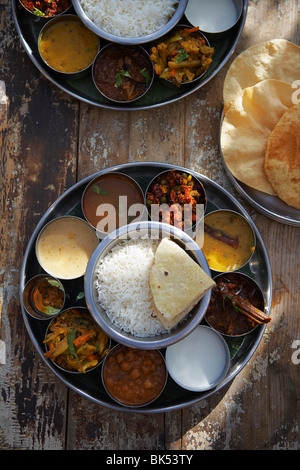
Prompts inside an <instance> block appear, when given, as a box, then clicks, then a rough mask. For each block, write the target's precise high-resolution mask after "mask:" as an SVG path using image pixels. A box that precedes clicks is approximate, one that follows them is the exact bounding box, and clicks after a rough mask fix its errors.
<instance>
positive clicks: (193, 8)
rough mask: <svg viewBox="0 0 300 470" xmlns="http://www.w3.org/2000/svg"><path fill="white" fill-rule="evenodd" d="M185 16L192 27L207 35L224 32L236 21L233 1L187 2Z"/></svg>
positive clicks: (192, 0)
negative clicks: (197, 27) (196, 27)
mask: <svg viewBox="0 0 300 470" xmlns="http://www.w3.org/2000/svg"><path fill="white" fill-rule="evenodd" d="M185 16H186V17H187V19H188V20H189V22H190V23H191V24H192V25H194V26H199V29H200V30H201V31H204V32H207V33H218V32H221V31H225V30H227V29H229V28H231V27H232V26H233V25H234V24H235V23H236V21H237V20H238V12H237V9H236V6H235V3H234V2H233V0H209V1H207V0H189V2H188V4H187V7H186V9H185Z"/></svg>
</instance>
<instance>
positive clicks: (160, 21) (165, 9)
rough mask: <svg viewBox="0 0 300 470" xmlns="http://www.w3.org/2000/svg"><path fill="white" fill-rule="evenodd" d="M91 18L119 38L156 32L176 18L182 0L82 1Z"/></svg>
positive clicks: (98, 25) (101, 27) (104, 29)
mask: <svg viewBox="0 0 300 470" xmlns="http://www.w3.org/2000/svg"><path fill="white" fill-rule="evenodd" d="M80 3H81V6H82V8H83V10H84V12H85V14H86V15H87V16H88V18H89V19H90V20H91V21H92V22H93V23H94V24H95V25H96V26H97V27H98V28H100V29H102V30H103V31H105V32H106V33H109V34H114V35H116V36H119V37H124V38H125V37H133V38H137V37H141V36H145V35H149V34H152V33H155V32H156V31H158V30H160V29H161V28H163V26H165V25H166V24H167V22H168V21H169V20H170V19H171V17H172V16H173V15H174V13H175V11H176V8H177V6H178V3H179V2H178V0H151V1H149V0H80Z"/></svg>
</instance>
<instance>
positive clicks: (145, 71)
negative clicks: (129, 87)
mask: <svg viewBox="0 0 300 470" xmlns="http://www.w3.org/2000/svg"><path fill="white" fill-rule="evenodd" d="M141 74H142V75H143V77H144V78H145V79H146V83H149V82H150V81H151V77H150V75H149V73H148V72H147V70H146V69H145V68H143V69H142V70H141Z"/></svg>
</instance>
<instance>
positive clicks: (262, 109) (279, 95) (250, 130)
mask: <svg viewBox="0 0 300 470" xmlns="http://www.w3.org/2000/svg"><path fill="white" fill-rule="evenodd" d="M292 92H293V89H292V86H291V85H290V84H289V83H286V82H282V81H280V80H274V79H267V80H263V81H261V82H259V83H257V84H256V85H254V86H251V87H248V88H245V89H244V90H243V91H242V92H241V94H240V95H238V96H237V97H236V98H235V100H234V101H233V103H232V104H231V106H230V108H229V109H228V110H227V112H226V113H225V114H224V119H223V122H222V126H221V137H220V144H221V150H222V154H223V158H224V161H225V164H226V166H227V168H228V169H229V171H230V172H231V173H232V175H233V176H234V177H235V178H236V179H237V180H239V181H240V182H242V183H245V184H247V185H248V186H250V187H252V188H254V189H257V190H259V191H263V192H265V193H267V194H270V195H276V192H275V191H274V188H273V186H272V185H271V183H270V182H269V180H268V178H267V176H266V173H265V169H264V158H265V152H266V145H267V140H268V137H269V136H270V134H271V132H272V131H273V129H274V127H275V125H276V124H277V122H278V121H279V119H280V118H281V117H282V115H283V114H284V112H285V111H287V109H289V108H290V107H291V106H292V105H293V103H292Z"/></svg>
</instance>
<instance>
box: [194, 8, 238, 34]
mask: <svg viewBox="0 0 300 470" xmlns="http://www.w3.org/2000/svg"><path fill="white" fill-rule="evenodd" d="M201 3H202V2H199V0H192V1H189V2H188V5H187V8H186V11H185V16H186V19H187V20H188V21H189V22H190V23H191V24H192V25H193V26H199V28H200V30H201V31H203V32H204V33H205V34H213V35H215V37H218V38H219V37H221V36H223V35H224V34H225V33H226V32H228V30H230V29H231V28H233V27H234V26H235V25H236V24H237V22H238V21H239V19H240V17H241V15H242V12H243V8H244V0H232V5H233V6H234V7H235V10H236V14H235V15H234V16H232V17H231V21H228V23H227V25H226V26H223V27H217V25H213V24H212V23H211V24H209V22H207V17H206V16H205V14H204V13H202V14H201V20H200V23H199V22H197V19H198V18H197V15H196V16H194V11H195V10H194V8H196V9H197V10H198V11H199V10H201ZM205 3H206V4H208V5H209V2H207V0H205ZM211 8H212V18H213V17H215V15H216V13H215V5H214V4H213V3H211ZM219 15H220V16H221V15H222V13H221V12H220V13H219Z"/></svg>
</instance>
